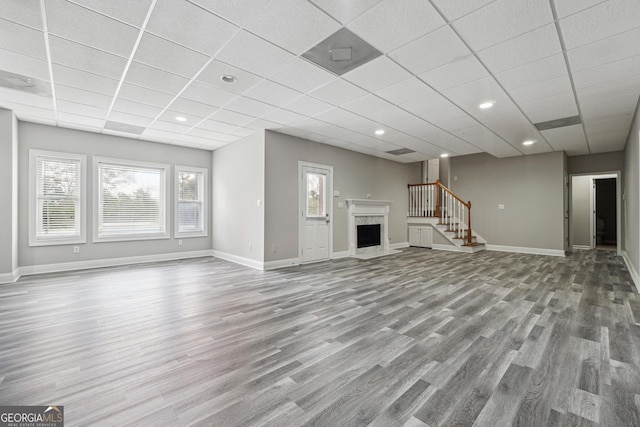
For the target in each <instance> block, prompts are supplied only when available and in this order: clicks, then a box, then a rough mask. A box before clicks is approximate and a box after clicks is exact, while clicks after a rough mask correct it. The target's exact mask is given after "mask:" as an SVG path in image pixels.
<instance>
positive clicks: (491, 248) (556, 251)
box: [486, 245, 565, 257]
mask: <svg viewBox="0 0 640 427" xmlns="http://www.w3.org/2000/svg"><path fill="white" fill-rule="evenodd" d="M486 247H487V250H488V251H496V252H515V253H519V254H532V255H549V256H561V257H564V256H565V255H564V250H562V249H544V248H525V247H520V246H502V245H486Z"/></svg>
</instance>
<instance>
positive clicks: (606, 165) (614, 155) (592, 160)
mask: <svg viewBox="0 0 640 427" xmlns="http://www.w3.org/2000/svg"><path fill="white" fill-rule="evenodd" d="M623 169H624V151H614V152H611V153H601V154H586V155H584V156H574V157H569V158H568V165H567V170H568V172H569V173H570V174H586V173H591V174H595V173H600V172H613V171H621V170H623Z"/></svg>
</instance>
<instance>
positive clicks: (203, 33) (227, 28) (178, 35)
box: [147, 0, 239, 56]
mask: <svg viewBox="0 0 640 427" xmlns="http://www.w3.org/2000/svg"><path fill="white" fill-rule="evenodd" d="M238 30H239V27H237V26H236V25H234V24H232V23H230V22H228V21H225V20H224V19H221V18H219V17H218V16H216V15H214V14H213V13H209V12H206V11H205V10H203V9H202V8H200V7H198V6H196V5H194V4H192V3H189V2H186V1H183V0H163V1H159V2H157V3H156V6H155V8H154V9H153V13H152V14H151V18H150V19H149V23H148V24H147V31H149V32H151V33H153V34H155V35H157V36H160V37H163V38H165V39H167V40H171V41H172V42H174V43H177V44H179V45H182V46H185V47H188V48H190V49H193V50H196V51H198V52H201V53H204V54H206V55H208V56H214V55H215V54H216V53H217V52H218V50H219V49H220V48H221V47H222V46H224V44H225V43H227V42H228V41H229V40H231V38H232V37H233V36H234V35H235V34H236V33H237V32H238Z"/></svg>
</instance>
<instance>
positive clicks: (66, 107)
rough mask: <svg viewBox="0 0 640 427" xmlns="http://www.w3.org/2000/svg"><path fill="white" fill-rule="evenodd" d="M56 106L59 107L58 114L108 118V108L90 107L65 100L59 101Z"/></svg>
mask: <svg viewBox="0 0 640 427" xmlns="http://www.w3.org/2000/svg"><path fill="white" fill-rule="evenodd" d="M56 106H57V107H58V113H60V112H63V113H71V114H77V115H79V116H87V117H93V118H97V119H104V118H106V117H107V112H108V111H107V109H106V108H97V107H92V106H90V105H85V104H78V103H77V102H71V101H65V100H63V99H58V101H57V102H56Z"/></svg>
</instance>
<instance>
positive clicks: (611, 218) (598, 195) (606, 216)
mask: <svg viewBox="0 0 640 427" xmlns="http://www.w3.org/2000/svg"><path fill="white" fill-rule="evenodd" d="M594 184H595V185H594V189H593V190H594V203H593V204H594V208H595V209H594V220H593V222H594V225H595V230H594V231H595V234H594V235H595V247H596V249H602V250H609V251H615V250H617V248H618V236H617V233H616V231H617V227H618V225H617V206H616V179H615V178H598V179H594Z"/></svg>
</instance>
